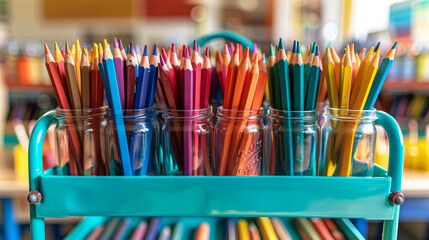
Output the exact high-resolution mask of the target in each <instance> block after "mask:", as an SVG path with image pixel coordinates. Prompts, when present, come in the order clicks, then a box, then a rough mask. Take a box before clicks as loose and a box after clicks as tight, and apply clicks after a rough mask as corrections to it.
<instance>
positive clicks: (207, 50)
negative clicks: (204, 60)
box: [206, 47, 210, 58]
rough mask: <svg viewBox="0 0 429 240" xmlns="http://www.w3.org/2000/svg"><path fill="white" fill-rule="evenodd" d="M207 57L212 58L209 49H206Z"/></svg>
mask: <svg viewBox="0 0 429 240" xmlns="http://www.w3.org/2000/svg"><path fill="white" fill-rule="evenodd" d="M206 57H208V58H209V57H210V53H209V47H206Z"/></svg>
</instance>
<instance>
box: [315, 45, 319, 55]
mask: <svg viewBox="0 0 429 240" xmlns="http://www.w3.org/2000/svg"><path fill="white" fill-rule="evenodd" d="M314 54H316V56H317V57H318V56H319V47H318V46H316V52H315V53H314Z"/></svg>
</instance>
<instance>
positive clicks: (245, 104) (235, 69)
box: [217, 44, 268, 175]
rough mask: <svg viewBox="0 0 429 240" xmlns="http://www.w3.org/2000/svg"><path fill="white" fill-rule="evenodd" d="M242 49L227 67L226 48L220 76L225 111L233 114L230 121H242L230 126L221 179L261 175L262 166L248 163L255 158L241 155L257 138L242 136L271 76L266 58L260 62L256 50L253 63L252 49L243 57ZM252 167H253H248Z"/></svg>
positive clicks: (225, 137)
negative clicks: (222, 85) (247, 119)
mask: <svg viewBox="0 0 429 240" xmlns="http://www.w3.org/2000/svg"><path fill="white" fill-rule="evenodd" d="M242 49H243V47H242V46H241V45H239V44H237V45H236V47H235V48H234V52H233V54H232V56H231V59H230V61H229V63H226V61H225V59H228V57H227V56H228V51H227V46H225V52H224V56H226V57H225V58H224V61H223V65H222V71H221V73H222V74H220V75H222V78H221V77H220V76H219V78H220V79H219V82H222V81H224V101H223V109H225V110H227V111H229V112H230V113H229V114H228V116H227V117H232V118H234V117H240V118H243V119H242V120H237V121H234V120H231V121H230V122H229V123H228V124H227V127H226V130H225V132H224V134H223V136H222V146H221V150H220V151H221V153H220V158H219V160H218V166H217V174H218V175H258V174H259V170H257V169H258V166H257V165H259V164H254V163H252V161H250V160H249V159H247V158H251V157H252V156H253V154H249V157H247V158H246V157H245V158H243V157H241V154H239V153H241V152H244V153H247V152H248V151H249V148H251V145H252V141H253V142H255V141H258V138H257V137H256V138H253V136H248V134H244V135H243V131H244V130H245V128H246V125H247V121H246V118H247V117H249V116H250V115H251V113H250V111H253V112H257V111H258V110H259V109H260V108H261V105H262V101H263V97H264V91H265V86H266V83H267V80H268V75H267V68H266V64H265V57H264V56H262V58H261V61H260V62H259V58H258V54H257V53H256V52H255V49H254V53H253V56H252V58H253V59H252V60H251V59H250V53H249V48H246V50H245V51H244V53H243V51H242ZM219 55H220V54H218V56H219ZM218 62H219V57H218ZM225 65H228V67H227V68H226V67H224V66H225ZM225 71H226V74H225ZM225 76H226V79H225V80H223V78H224V77H225ZM240 111H241V112H240ZM256 134H258V133H256ZM241 136H243V137H241ZM255 145H256V144H253V145H252V146H253V147H255ZM257 150H258V149H256V148H255V149H254V151H255V152H257ZM253 157H255V156H253ZM255 158H257V156H256V157H255ZM255 161H256V160H255ZM249 164H250V165H252V166H250V167H249V166H248V165H249ZM248 167H249V168H248Z"/></svg>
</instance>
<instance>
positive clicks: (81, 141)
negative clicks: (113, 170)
mask: <svg viewBox="0 0 429 240" xmlns="http://www.w3.org/2000/svg"><path fill="white" fill-rule="evenodd" d="M105 113H106V107H101V108H93V109H72V110H69V109H60V108H57V112H56V115H55V118H56V119H57V125H56V128H55V137H56V154H57V161H58V162H57V164H58V166H59V171H58V174H59V175H105V164H104V163H105V161H104V156H103V151H102V149H103V147H104V146H103V142H104V136H103V130H104V127H105V124H106V120H105V119H104V115H105Z"/></svg>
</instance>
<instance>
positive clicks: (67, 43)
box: [65, 41, 70, 54]
mask: <svg viewBox="0 0 429 240" xmlns="http://www.w3.org/2000/svg"><path fill="white" fill-rule="evenodd" d="M65 53H67V54H69V53H70V48H69V42H67V41H66V43H65Z"/></svg>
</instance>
